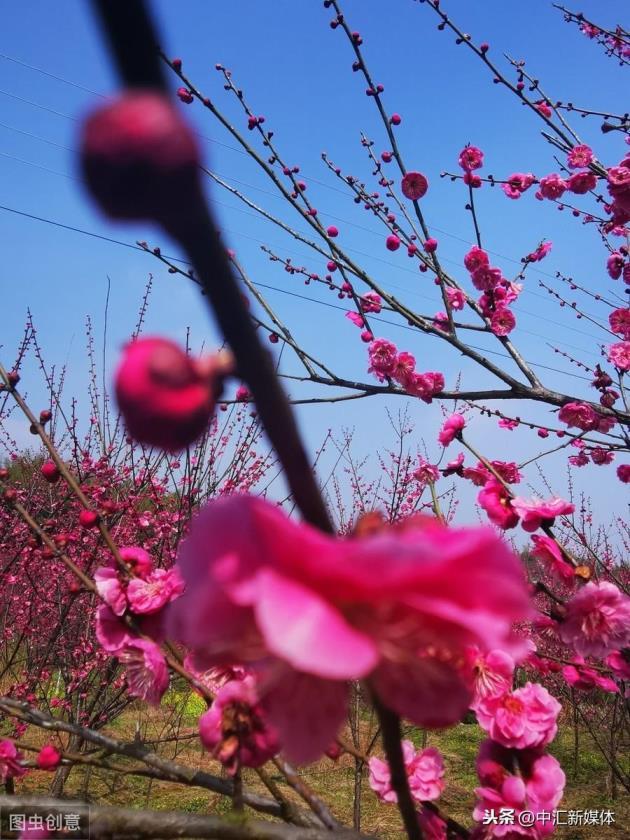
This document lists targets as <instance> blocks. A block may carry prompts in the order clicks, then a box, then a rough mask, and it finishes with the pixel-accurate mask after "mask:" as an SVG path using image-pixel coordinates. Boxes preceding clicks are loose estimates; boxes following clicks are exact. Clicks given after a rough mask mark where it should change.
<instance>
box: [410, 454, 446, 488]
mask: <svg viewBox="0 0 630 840" xmlns="http://www.w3.org/2000/svg"><path fill="white" fill-rule="evenodd" d="M413 477H414V478H415V479H416V481H419V482H420V483H421V484H429V483H435V482H436V481H437V480H438V478H439V477H440V471H439V470H438V468H437V467H436V466H434V465H433V464H429V463H428V461H425V460H423V459H422V458H421V459H420V464H419V465H418V467H416V469H415V470H414V471H413Z"/></svg>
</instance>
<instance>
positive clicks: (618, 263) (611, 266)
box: [606, 251, 624, 280]
mask: <svg viewBox="0 0 630 840" xmlns="http://www.w3.org/2000/svg"><path fill="white" fill-rule="evenodd" d="M623 263H624V259H623V254H620V253H619V251H613V253H612V254H611V255H610V256H609V257H608V259H607V260H606V270H607V271H608V274H609V275H610V277H611V278H612V279H613V280H619V278H620V277H621V272H622V271H623Z"/></svg>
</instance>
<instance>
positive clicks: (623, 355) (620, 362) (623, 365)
mask: <svg viewBox="0 0 630 840" xmlns="http://www.w3.org/2000/svg"><path fill="white" fill-rule="evenodd" d="M608 361H609V362H610V364H611V365H614V366H615V367H616V368H617V370H621V371H624V372H625V371H628V370H630V341H619V342H618V343H617V344H611V345H610V347H609V348H608Z"/></svg>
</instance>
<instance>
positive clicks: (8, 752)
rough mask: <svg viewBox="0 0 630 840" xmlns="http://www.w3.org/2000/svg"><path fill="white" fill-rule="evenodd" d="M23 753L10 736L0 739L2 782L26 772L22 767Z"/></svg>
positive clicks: (0, 778)
mask: <svg viewBox="0 0 630 840" xmlns="http://www.w3.org/2000/svg"><path fill="white" fill-rule="evenodd" d="M22 758H23V756H22V753H21V752H18V749H17V747H16V746H15V744H14V743H13V741H9V739H8V738H5V739H4V740H2V741H0V783H1V784H5V783H6V781H7V779H17V778H19V777H20V776H23V775H24V774H25V773H26V768H25V767H22V765H21V763H20V762H21V761H22Z"/></svg>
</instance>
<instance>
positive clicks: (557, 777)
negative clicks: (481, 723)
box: [473, 740, 566, 840]
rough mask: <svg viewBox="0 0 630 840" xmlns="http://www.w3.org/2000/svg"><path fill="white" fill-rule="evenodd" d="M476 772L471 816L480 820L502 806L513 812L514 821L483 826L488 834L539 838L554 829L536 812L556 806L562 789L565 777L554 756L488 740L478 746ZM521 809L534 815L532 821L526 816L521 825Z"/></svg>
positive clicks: (537, 839) (550, 810)
mask: <svg viewBox="0 0 630 840" xmlns="http://www.w3.org/2000/svg"><path fill="white" fill-rule="evenodd" d="M515 771H516V772H515ZM477 775H478V776H479V781H480V782H481V786H480V787H478V788H476V789H475V794H476V796H477V798H478V802H477V804H476V805H475V809H474V811H473V817H474V819H476V820H478V821H480V822H481V821H483V819H484V816H485V814H486V813H487V812H490V811H493V812H494V813H495V814H496V815H497V816H498V815H499V813H500V812H501V809H502V808H507V809H509V810H510V811H511V812H513V813H514V824H509V825H507V824H505V823H503V824H502V823H500V822H499V821H497V823H495V824H491V825H490V826H488V827H485V826H484V828H486V830H487V831H488V834H490V835H491V836H492V837H505V838H512V837H516V836H518V837H531V838H534V840H540V839H541V838H543V837H546V836H547V835H548V834H551V833H552V832H553V830H554V828H555V826H554V823H553V821H552V820H550V819H544V817H539V816H538V815H542V814H544V813H545V812H547V813H550V812H552V811H553V810H554V809H555V808H557V807H558V805H559V804H560V801H561V799H562V794H563V793H564V785H565V782H566V777H565V775H564V773H563V771H562V768H561V767H560V764H559V763H558V761H557V760H556V759H555V758H554V757H553V756H551V755H546V754H542V755H541V754H540V752H539V751H537V750H524V751H515V750H511V749H506V748H505V747H503V746H501V745H500V744H498V743H496V742H494V741H492V740H487V741H484V742H483V743H482V744H481V746H480V748H479V755H478V758H477ZM524 811H528V812H530V813H532V814H533V815H534V817H533V824H532V825H529V824H528V822H526V821H525V820H523V823H524V824H523V825H520V821H519V816H520V815H521V814H522V813H523V812H524ZM515 828H516V829H517V831H515Z"/></svg>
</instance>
